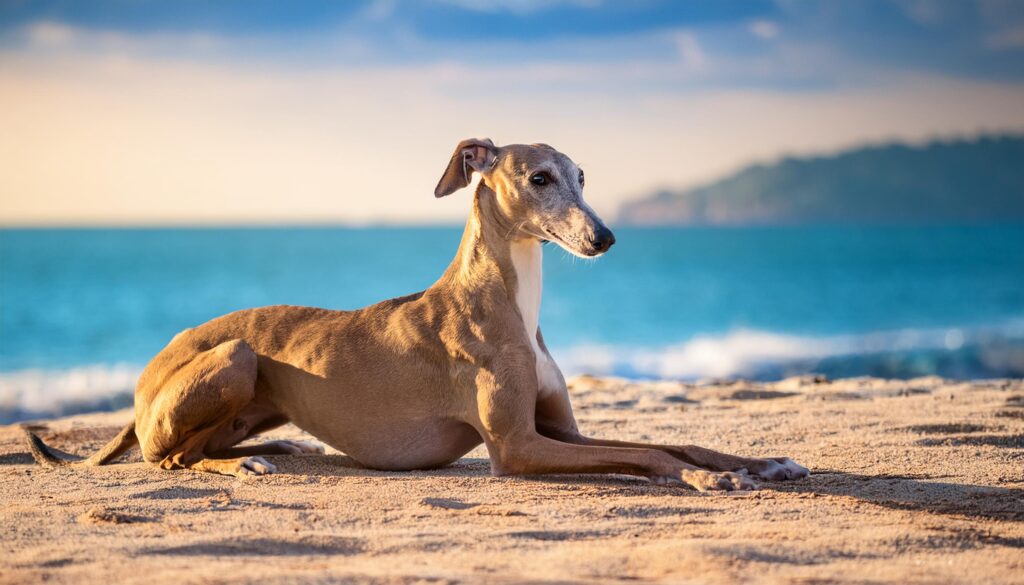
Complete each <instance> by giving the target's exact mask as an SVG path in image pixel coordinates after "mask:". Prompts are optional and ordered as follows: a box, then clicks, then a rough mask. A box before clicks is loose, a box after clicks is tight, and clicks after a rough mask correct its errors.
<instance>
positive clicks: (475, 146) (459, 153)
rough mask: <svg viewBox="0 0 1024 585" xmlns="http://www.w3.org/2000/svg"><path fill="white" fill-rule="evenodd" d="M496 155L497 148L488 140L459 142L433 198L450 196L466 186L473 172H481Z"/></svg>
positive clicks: (474, 139) (473, 139) (472, 139)
mask: <svg viewBox="0 0 1024 585" xmlns="http://www.w3.org/2000/svg"><path fill="white" fill-rule="evenodd" d="M497 153H498V147H496V146H494V143H493V142H491V141H490V139H489V138H484V139H483V140H479V139H476V138H470V139H468V140H463V141H462V142H460V143H459V145H458V146H457V147H455V154H453V155H452V160H450V161H448V168H446V169H445V170H444V174H443V175H441V180H440V181H438V182H437V187H435V188H434V196H435V197H444V196H445V195H451V194H452V193H454V192H456V191H458V190H459V189H462V188H463V187H465V186H466V185H468V184H469V179H470V177H471V175H472V173H473V171H476V172H478V173H480V172H483V171H484V169H486V168H487V167H489V166H490V165H491V164H492V163H493V162H494V158H495V157H496V156H497Z"/></svg>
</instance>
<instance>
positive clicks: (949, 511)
mask: <svg viewBox="0 0 1024 585" xmlns="http://www.w3.org/2000/svg"><path fill="white" fill-rule="evenodd" d="M275 459H276V460H275V463H278V462H280V463H279V464H278V467H279V470H280V472H282V473H301V474H308V475H322V476H334V477H353V476H360V477H366V476H379V477H393V478H407V479H414V478H418V477H463V478H481V479H483V478H488V477H490V462H489V461H488V460H487V459H482V458H463V459H460V460H458V461H456V462H455V463H453V464H451V465H448V466H445V467H440V468H437V469H429V470H421V471H409V472H388V471H377V470H372V469H368V468H366V467H363V466H361V465H360V464H359V463H358V462H356V461H355V460H354V459H352V458H350V457H347V456H345V455H322V456H311V457H303V458H301V460H297V459H298V458H294V457H280V458H275ZM299 467H301V469H299ZM517 481H528V482H536V483H541V484H545V485H551V484H563V485H574V486H579V487H582V486H588V487H602V488H606V489H611V490H616V491H622V492H623V495H629V494H633V493H635V494H637V495H651V494H656V493H659V494H660V493H673V494H679V495H697V493H696V492H692V491H688V490H685V491H684V490H681V489H680V488H678V487H666V486H657V485H653V484H649V483H647V482H646V481H645V480H641V479H636V478H627V477H624V476H607V475H557V476H552V475H549V476H537V477H532V478H518V479H517ZM761 489H763V490H772V491H775V492H779V493H789V494H817V495H822V496H834V497H849V498H854V499H856V500H858V501H861V502H864V503H868V504H873V505H876V506H881V507H883V508H889V509H893V510H905V511H922V512H927V513H932V514H940V515H952V516H964V517H969V518H984V519H990V520H1003V521H1011V522H1024V489H1022V488H1013V487H989V486H978V485H972V484H962V483H952V482H947V481H940V480H934V479H931V478H929V477H928V476H923V475H899V476H897V475H863V474H857V473H847V472H844V471H836V470H829V469H819V470H815V471H814V472H813V474H812V475H811V476H810V477H808V478H805V479H801V480H798V481H792V482H783V481H777V482H761ZM1018 544H1024V543H1018Z"/></svg>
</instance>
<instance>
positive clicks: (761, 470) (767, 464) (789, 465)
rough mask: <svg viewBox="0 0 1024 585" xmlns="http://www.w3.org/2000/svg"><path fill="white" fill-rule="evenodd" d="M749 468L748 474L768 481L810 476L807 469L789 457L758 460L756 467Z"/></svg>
mask: <svg viewBox="0 0 1024 585" xmlns="http://www.w3.org/2000/svg"><path fill="white" fill-rule="evenodd" d="M750 467H751V469H750V473H752V474H753V475H756V476H757V477H759V478H761V479H766V480H768V481H781V480H787V479H802V478H805V477H807V476H808V475H810V474H811V472H810V470H809V469H807V468H806V467H804V466H803V465H800V464H799V463H797V462H796V461H793V460H792V459H790V458H789V457H773V458H771V459H759V460H758V465H751V466H750Z"/></svg>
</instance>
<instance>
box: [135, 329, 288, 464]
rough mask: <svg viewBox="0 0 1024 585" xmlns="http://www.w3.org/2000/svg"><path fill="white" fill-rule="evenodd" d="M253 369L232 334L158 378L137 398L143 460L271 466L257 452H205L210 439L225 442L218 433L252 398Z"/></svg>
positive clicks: (251, 355)
mask: <svg viewBox="0 0 1024 585" xmlns="http://www.w3.org/2000/svg"><path fill="white" fill-rule="evenodd" d="M256 370H257V356H256V353H255V352H253V350H252V348H250V347H249V346H248V344H246V343H245V342H244V341H242V340H241V339H233V340H230V341H225V342H224V343H221V344H220V345H217V346H216V347H213V348H211V349H209V350H206V351H203V352H200V353H198V354H196V356H195V357H194V358H192V359H191V360H190V361H189V362H187V363H186V364H185V365H184V366H182V367H180V368H179V369H178V370H177V371H175V372H174V373H173V374H172V375H171V376H170V377H169V378H168V379H166V380H163V381H162V382H163V383H162V384H161V387H160V388H159V389H158V390H157V391H156V392H155V393H154V394H153V395H152V397H151V398H150V400H149V401H148V402H147V403H145V404H142V405H139V404H138V403H137V404H136V407H137V409H138V410H139V414H138V417H137V419H136V423H137V425H136V434H137V435H138V437H139V445H140V447H141V448H142V454H143V457H144V458H145V459H146V461H149V462H150V463H155V464H157V465H159V466H160V467H162V468H164V469H183V468H188V469H196V470H199V471H209V472H214V473H222V474H225V475H234V476H238V477H242V476H246V475H254V474H256V475H259V474H264V473H273V472H274V471H276V469H275V468H274V466H273V465H271V464H270V463H268V462H267V461H266V460H264V459H262V458H260V457H254V456H253V457H235V458H231V459H210V458H208V451H210V450H211V449H210V448H209V447H210V442H211V440H212V439H215V438H216V439H218V440H216V441H215V444H216V446H217V447H223V446H225V445H224V443H223V437H224V436H225V435H230V434H231V429H232V427H233V425H234V424H235V421H236V418H237V416H238V414H239V413H241V412H242V411H243V409H245V408H246V406H247V405H249V404H251V403H252V401H253V398H254V396H255V386H256ZM241 438H244V437H239V438H238V439H237V440H241Z"/></svg>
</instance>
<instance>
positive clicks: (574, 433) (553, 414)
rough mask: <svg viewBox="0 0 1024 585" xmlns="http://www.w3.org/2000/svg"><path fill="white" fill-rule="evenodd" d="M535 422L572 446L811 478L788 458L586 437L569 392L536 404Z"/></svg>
mask: <svg viewBox="0 0 1024 585" xmlns="http://www.w3.org/2000/svg"><path fill="white" fill-rule="evenodd" d="M536 421H537V431H538V432H539V433H540V434H542V435H544V436H546V437H549V438H551V439H555V440H557V441H561V442H564V443H570V444H573V445H590V446H601V447H626V448H646V449H656V450H658V451H661V452H664V453H667V454H668V455H671V456H672V457H675V458H676V459H678V460H680V461H683V462H685V463H688V464H690V465H694V466H697V467H702V468H704V469H712V470H715V471H733V472H739V471H741V470H745V471H746V472H747V473H750V474H751V475H755V476H757V477H760V478H761V479H767V480H783V479H800V478H803V477H807V476H808V475H809V474H810V472H809V471H808V470H807V468H806V467H803V466H802V465H800V464H798V463H796V462H795V461H793V460H792V459H790V458H789V457H766V458H755V457H740V456H738V455H730V454H728V453H720V452H718V451H714V450H712V449H707V448H704V447H698V446H697V445H679V446H676V445H657V444H648V443H632V442H628V441H614V440H608V439H595V438H593V437H587V436H585V435H583V434H582V433H580V431H579V428H578V427H577V425H576V418H575V417H574V416H573V413H572V405H571V404H570V402H569V392H568V390H567V389H563V390H562V391H560V392H551V393H548V394H547V395H545V396H544V397H542V398H539V399H538V400H537V407H536Z"/></svg>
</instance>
